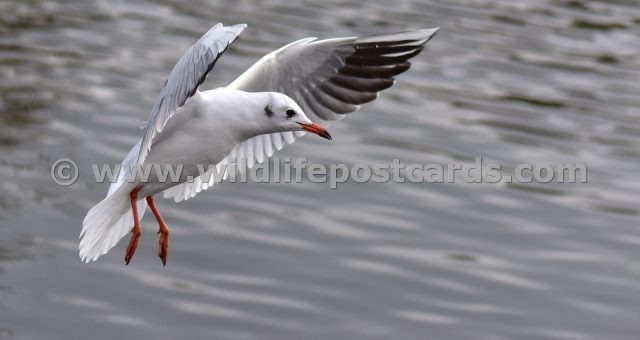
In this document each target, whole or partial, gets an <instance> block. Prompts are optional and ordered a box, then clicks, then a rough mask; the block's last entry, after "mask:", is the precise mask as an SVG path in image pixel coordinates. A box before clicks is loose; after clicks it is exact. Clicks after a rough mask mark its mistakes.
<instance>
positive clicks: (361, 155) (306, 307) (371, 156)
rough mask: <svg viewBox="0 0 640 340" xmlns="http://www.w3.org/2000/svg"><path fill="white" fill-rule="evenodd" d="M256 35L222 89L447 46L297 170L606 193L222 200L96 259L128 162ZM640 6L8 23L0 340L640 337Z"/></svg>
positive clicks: (99, 6)
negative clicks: (172, 92)
mask: <svg viewBox="0 0 640 340" xmlns="http://www.w3.org/2000/svg"><path fill="white" fill-rule="evenodd" d="M218 21H222V22H225V23H229V24H231V23H239V22H245V23H248V24H249V28H248V29H247V30H246V31H245V33H244V34H243V35H242V37H241V38H240V39H239V40H238V41H237V42H236V43H235V44H234V45H233V46H232V47H231V49H230V51H229V52H228V53H227V54H225V56H224V57H223V58H222V60H221V61H220V62H219V64H218V66H217V67H216V69H215V72H214V75H213V76H212V77H210V79H209V80H208V81H207V83H206V85H205V88H213V87H215V86H219V85H224V84H226V83H228V82H229V81H231V80H232V79H234V77H235V76H237V75H239V74H240V73H241V72H242V70H244V69H245V68H246V67H248V66H249V65H250V64H251V63H252V62H253V61H255V60H256V59H258V58H259V57H260V56H261V55H263V54H264V53H266V52H268V51H270V50H273V49H275V48H277V47H279V46H281V45H283V44H285V43H288V42H290V41H293V40H295V39H299V38H302V37H307V36H320V37H335V36H350V35H355V34H370V33H383V32H393V31H400V30H404V29H411V28H425V27H435V26H440V27H441V28H442V29H441V31H440V32H439V33H438V35H437V36H436V38H434V39H433V40H432V41H431V42H430V43H429V44H428V47H427V49H426V50H425V52H424V53H423V54H421V55H420V56H418V57H417V58H415V59H414V63H413V68H412V70H411V71H409V72H408V73H406V74H404V75H402V76H400V77H399V80H398V83H397V84H396V86H394V87H393V88H392V89H391V90H388V91H386V92H385V93H383V95H382V96H381V98H380V99H379V100H377V101H376V102H375V103H372V104H369V105H366V106H365V107H364V110H363V111H361V112H359V113H357V114H355V115H353V117H350V119H348V120H345V121H343V122H341V123H339V124H334V125H333V126H332V128H331V132H332V134H333V136H334V141H333V142H332V143H328V142H326V141H324V140H321V139H319V138H311V137H307V138H304V139H303V140H300V141H298V142H297V143H295V144H294V145H292V146H289V147H287V148H286V149H285V150H283V151H282V152H280V153H279V156H281V157H287V156H289V157H298V156H308V157H309V158H310V160H312V161H317V162H325V163H328V162H345V163H347V164H353V163H356V162H364V163H367V164H377V163H387V162H390V161H391V160H392V159H393V158H400V159H401V160H403V161H404V162H407V163H409V162H419V163H437V164H449V163H454V162H471V161H473V159H474V158H475V157H483V158H484V159H485V160H487V161H494V162H500V163H502V164H504V166H505V174H511V173H512V172H513V167H514V166H515V165H516V164H519V163H534V164H542V163H551V164H556V163H583V164H585V165H586V166H587V167H588V170H589V172H588V175H589V183H588V184H521V185H498V184H464V183H457V184H411V183H404V184H401V183H395V184H392V183H387V184H357V183H347V184H344V185H341V186H339V188H338V189H337V190H331V189H329V188H328V186H327V185H323V184H313V183H310V182H305V183H303V184H228V183H227V184H222V185H219V186H217V187H216V188H215V189H212V190H209V191H207V192H206V193H202V194H200V195H199V196H198V197H197V198H196V199H193V200H190V201H188V202H185V203H182V204H174V203H172V202H170V201H163V200H160V201H159V202H160V203H159V208H160V210H161V211H162V212H163V214H164V216H165V219H166V220H167V222H168V224H169V225H170V227H171V229H172V231H173V234H172V239H171V248H170V257H169V263H168V265H167V267H166V268H163V267H162V265H161V264H160V261H159V260H158V259H157V257H156V246H157V243H156V240H157V239H156V236H155V228H156V226H155V222H154V221H153V219H151V218H150V215H148V216H147V217H146V218H145V220H144V222H143V230H144V233H143V235H142V240H141V242H142V243H141V246H140V247H139V249H138V252H137V254H136V257H135V258H134V260H133V262H132V264H131V265H129V266H128V267H125V266H124V265H123V255H124V247H125V245H126V244H125V243H126V242H121V243H120V244H119V245H118V246H117V247H116V248H115V249H113V250H112V251H111V252H110V253H109V254H108V255H106V256H104V257H102V258H101V259H100V260H99V261H98V262H96V263H92V264H89V265H87V264H83V263H81V262H80V261H79V259H78V257H77V251H76V249H77V242H78V241H77V235H78V232H79V230H80V225H81V221H82V218H83V217H84V214H85V213H86V211H87V210H88V209H89V208H90V207H91V206H92V205H93V204H95V203H96V202H97V201H99V200H100V199H101V198H102V196H103V195H104V193H105V192H106V185H105V184H97V183H95V182H94V181H92V180H91V178H90V176H89V174H88V173H87V171H85V172H84V173H81V176H80V180H79V182H78V183H77V184H75V185H73V186H71V187H68V188H61V187H59V186H57V185H55V184H54V183H53V182H52V181H51V179H50V177H49V166H50V165H51V163H52V162H53V160H55V159H57V158H60V157H69V158H72V159H74V160H76V161H77V162H78V163H79V165H80V167H81V169H85V170H88V169H89V164H91V163H93V162H104V161H108V162H112V163H113V162H119V161H120V160H121V159H122V157H123V156H124V154H125V152H126V151H127V150H128V149H129V147H130V146H131V145H132V144H133V143H134V142H135V141H136V139H137V138H139V136H140V131H139V130H138V129H137V127H138V126H139V124H140V122H142V121H143V120H144V119H145V118H146V116H147V112H148V110H149V109H150V107H151V104H152V102H153V99H154V98H155V95H156V93H157V92H158V90H159V88H160V83H161V81H162V80H164V78H165V77H166V75H167V74H168V72H169V70H170V69H171V68H172V67H173V64H174V62H175V61H176V60H177V59H178V57H179V56H180V54H181V53H182V52H183V51H184V50H185V49H186V48H187V47H188V46H189V45H190V44H191V43H192V42H193V41H194V40H195V39H197V37H199V36H200V34H202V32H204V31H206V30H207V29H208V28H209V27H210V26H212V25H213V24H214V23H216V22H218ZM639 33H640V5H639V4H638V2H637V1H635V0H628V1H625V0H616V1H613V0H610V1H581V0H553V1H552V0H548V1H534V0H526V1H517V2H516V1H508V0H484V1H483V0H473V1H471V0H469V1H463V0H454V1H435V0H434V1H409V0H405V1H394V2H388V1H377V2H368V3H366V4H362V3H361V2H360V1H354V2H345V3H342V2H338V1H322V2H319V1H309V2H306V3H296V4H289V3H288V2H284V1H280V0H278V1H275V0H274V1H261V2H258V1H193V2H189V3H188V4H187V3H186V2H182V1H168V0H160V1H135V2H131V1H127V2H124V1H121V2H112V1H103V0H89V1H78V0H75V1H74V0H70V1H60V2H49V1H41V0H21V1H7V2H3V3H1V4H0V90H1V91H0V122H1V124H0V339H87V338H91V339H132V338H136V339H155V340H159V339H178V338H185V339H456V340H458V339H491V340H497V339H572V340H573V339H608V340H614V339H637V338H638V336H639V335H640V325H639V324H638V322H637V321H638V316H640V288H639V286H638V282H639V279H640V265H638V262H637V259H638V257H639V256H640V234H639V233H638V222H639V221H640V217H639V216H640V210H639V208H638V206H639V204H640V198H638V194H637V193H638V192H639V190H640V181H638V180H637V176H636V173H637V169H638V161H639V160H640V151H639V150H640V138H639V133H640V123H639V121H638V117H639V113H640V112H639V111H638V107H640V85H639V84H640V82H639V80H640V77H639V75H640V68H639V66H640V59H639V57H638V56H639V55H640V53H639V52H640V44H638V37H639Z"/></svg>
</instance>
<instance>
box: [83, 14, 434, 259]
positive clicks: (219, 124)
mask: <svg viewBox="0 0 640 340" xmlns="http://www.w3.org/2000/svg"><path fill="white" fill-rule="evenodd" d="M246 27H247V25H245V24H239V25H233V26H224V25H223V24H221V23H219V24H217V25H215V26H213V27H212V28H211V29H210V30H209V31H207V32H206V33H205V34H204V35H203V36H202V37H201V38H200V39H199V40H198V41H197V42H196V43H195V44H193V45H192V46H191V47H190V48H189V49H188V50H187V51H186V52H185V53H184V54H183V55H182V57H181V58H180V59H179V60H178V62H177V64H176V65H175V67H174V68H173V70H172V71H171V73H170V74H169V77H168V78H167V80H166V81H165V82H164V84H163V86H162V90H161V91H160V94H158V96H157V98H156V101H155V103H154V105H153V108H152V110H151V112H150V114H149V119H148V121H147V122H146V123H145V125H144V126H143V127H142V128H143V130H144V135H143V136H142V138H141V139H140V140H139V141H138V143H137V144H136V145H134V146H133V147H132V148H131V150H130V151H129V153H128V154H127V156H126V157H125V158H124V160H123V161H122V163H121V164H122V168H124V167H129V169H134V168H144V167H147V166H154V165H171V166H177V165H180V166H182V168H181V170H182V171H181V173H180V176H179V179H178V180H177V181H173V180H171V181H169V180H161V178H159V177H160V176H157V174H156V173H153V172H152V173H151V174H150V176H148V178H144V181H142V180H141V179H139V178H137V177H136V178H134V179H133V180H131V179H129V178H127V176H126V174H125V173H126V171H120V173H119V176H118V179H117V181H115V182H114V183H112V184H111V186H110V187H109V191H108V193H107V196H106V197H105V198H104V199H103V200H102V201H101V202H99V203H98V204H96V205H95V206H94V207H93V208H91V209H90V210H89V212H88V213H87V215H86V217H85V218H84V220H83V222H82V231H81V232H80V245H79V249H80V251H79V255H80V258H81V260H82V261H85V262H90V261H95V260H97V259H98V257H100V256H101V255H104V254H106V253H107V252H108V251H109V250H110V249H111V248H113V247H114V246H115V245H116V244H117V243H118V241H120V239H122V238H124V237H125V236H126V235H127V233H129V232H131V239H130V241H129V245H128V246H127V248H126V252H125V264H127V265H128V264H129V262H130V261H131V259H132V258H133V255H134V253H135V251H136V248H137V245H138V241H139V240H140V235H141V228H140V219H141V218H142V217H143V215H144V212H145V210H146V208H147V205H148V206H149V208H150V209H151V212H152V213H153V215H154V217H155V218H156V220H157V222H158V225H159V230H158V234H159V235H160V236H159V242H158V256H159V257H160V259H161V260H162V264H163V266H164V265H166V263H167V257H168V249H169V228H168V227H167V225H166V223H165V222H164V220H163V219H162V216H161V215H160V212H159V211H158V209H157V207H156V206H155V203H154V195H155V194H158V193H161V192H162V193H163V196H164V197H165V198H173V199H174V200H175V201H176V202H180V201H183V200H186V199H189V198H191V197H194V196H195V195H197V194H198V193H199V192H201V191H203V190H206V189H207V188H209V187H211V186H213V185H214V184H215V183H217V182H219V181H221V180H224V179H225V178H226V177H227V176H228V175H229V171H231V170H230V168H225V165H227V164H231V163H233V162H235V163H236V164H239V163H238V162H239V161H241V160H244V161H245V163H244V164H246V166H247V167H248V168H251V167H252V166H254V165H255V164H258V163H262V162H263V161H264V160H265V159H266V158H268V157H270V156H271V155H273V153H274V151H275V150H280V149H282V147H283V146H284V145H286V144H291V143H293V142H294V141H295V140H296V139H297V138H298V137H301V136H302V135H304V134H305V133H306V132H309V133H312V134H316V135H318V136H320V137H323V138H326V139H328V140H331V135H330V134H329V132H328V131H327V130H326V129H325V128H324V127H322V126H321V125H319V124H317V123H314V122H313V121H312V119H313V120H314V121H319V120H323V121H334V120H340V119H342V118H344V117H345V116H346V114H348V113H351V112H355V111H357V110H359V109H360V106H361V104H364V103H367V102H371V101H373V100H375V99H376V98H377V97H378V94H379V92H380V91H382V90H384V89H387V88H389V87H391V86H392V85H393V84H394V83H395V79H394V78H393V77H394V76H396V75H398V74H400V73H402V72H404V71H406V70H408V69H409V67H410V65H411V64H410V63H409V61H408V60H409V59H410V58H412V57H415V56H416V55H418V54H419V53H420V52H421V51H422V49H423V48H424V45H425V44H426V43H427V42H428V41H429V40H430V39H431V38H432V37H433V36H434V35H435V33H436V32H437V31H438V28H432V29H420V30H414V31H406V32H400V33H392V34H381V35H371V36H362V37H347V38H333V39H325V40H318V39H317V38H305V39H301V40H298V41H295V42H292V43H290V44H288V45H285V46H284V47H281V48H280V49H278V50H275V51H273V52H271V53H269V54H267V55H265V56H264V57H262V58H261V59H260V60H258V61H257V62H256V63H255V64H253V66H251V67H250V68H249V69H248V70H247V71H245V72H244V73H243V74H242V75H240V76H239V77H238V78H237V79H236V80H234V81H233V82H232V83H230V84H229V85H227V86H226V87H220V88H216V89H213V90H208V91H202V92H201V91H199V89H198V88H199V87H200V85H201V84H202V83H203V82H204V80H205V78H206V77H207V74H209V72H210V71H211V70H212V69H213V67H214V65H215V63H216V61H217V60H218V58H219V57H220V56H221V55H222V54H223V53H224V51H226V50H227V48H228V47H229V45H231V43H233V42H234V41H235V40H236V38H238V36H239V35H240V34H241V33H242V31H243V30H244V29H245V28H246ZM310 118H312V119H310ZM202 164H212V165H215V169H217V170H219V171H222V172H223V173H224V176H208V177H205V176H203V175H200V172H201V169H202V168H201V167H198V165H202ZM122 168H121V169H122ZM203 177H204V178H203Z"/></svg>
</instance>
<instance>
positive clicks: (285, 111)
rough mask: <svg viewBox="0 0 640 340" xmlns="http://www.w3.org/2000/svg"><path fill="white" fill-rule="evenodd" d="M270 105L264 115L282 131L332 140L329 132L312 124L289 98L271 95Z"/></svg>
mask: <svg viewBox="0 0 640 340" xmlns="http://www.w3.org/2000/svg"><path fill="white" fill-rule="evenodd" d="M269 99H270V100H269V103H268V104H267V105H266V106H265V107H264V115H265V116H266V117H267V119H269V121H270V122H271V123H272V124H274V125H275V126H276V128H277V129H278V130H280V131H308V132H311V133H313V134H316V135H318V136H320V137H322V138H326V139H328V140H331V135H330V134H329V132H328V131H327V130H326V129H325V128H323V127H322V126H320V125H319V124H316V123H314V122H312V121H311V120H310V119H309V117H307V115H306V114H305V113H304V111H303V110H302V108H300V106H299V105H298V104H297V103H296V102H295V101H293V99H291V98H290V97H289V96H287V95H284V94H281V93H271V94H270V98H269Z"/></svg>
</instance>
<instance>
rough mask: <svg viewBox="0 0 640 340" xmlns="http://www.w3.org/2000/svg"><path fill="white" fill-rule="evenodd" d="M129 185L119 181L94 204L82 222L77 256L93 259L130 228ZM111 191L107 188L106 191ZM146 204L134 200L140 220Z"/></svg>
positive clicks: (84, 259)
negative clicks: (136, 203) (117, 185)
mask: <svg viewBox="0 0 640 340" xmlns="http://www.w3.org/2000/svg"><path fill="white" fill-rule="evenodd" d="M133 189H134V187H133V185H132V184H129V183H123V184H122V185H120V186H119V187H118V188H117V189H115V190H114V191H113V192H111V193H110V194H109V195H107V197H105V199H103V200H102V201H101V202H100V203H98V204H96V205H95V206H94V207H93V208H91V210H89V212H88V213H87V216H85V218H84V221H82V231H81V232H80V238H81V240H80V258H81V259H82V261H85V262H90V261H95V260H97V259H98V257H100V256H101V255H103V254H106V253H107V252H108V251H109V249H111V248H113V247H114V246H115V245H116V244H117V243H118V241H120V239H122V238H123V237H124V236H125V235H127V233H128V232H130V231H131V228H133V214H132V212H131V199H130V196H129V194H130V192H131V190H133ZM110 191H111V190H110ZM146 209H147V203H146V201H145V200H144V199H141V200H138V216H139V218H140V219H142V216H143V215H144V211H145V210H146Z"/></svg>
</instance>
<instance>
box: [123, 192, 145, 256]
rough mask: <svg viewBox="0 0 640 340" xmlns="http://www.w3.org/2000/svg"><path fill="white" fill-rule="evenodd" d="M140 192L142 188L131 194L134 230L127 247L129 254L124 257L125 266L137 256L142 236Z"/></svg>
mask: <svg viewBox="0 0 640 340" xmlns="http://www.w3.org/2000/svg"><path fill="white" fill-rule="evenodd" d="M138 191H140V188H135V189H134V190H132V191H131V194H130V197H131V209H132V210H133V229H131V240H130V241H129V245H128V246H127V252H126V253H125V255H124V262H125V264H129V262H130V261H131V258H132V257H133V254H135V252H136V248H137V247H138V240H140V235H141V234H142V229H141V228H140V219H139V218H138V204H137V203H138Z"/></svg>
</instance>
